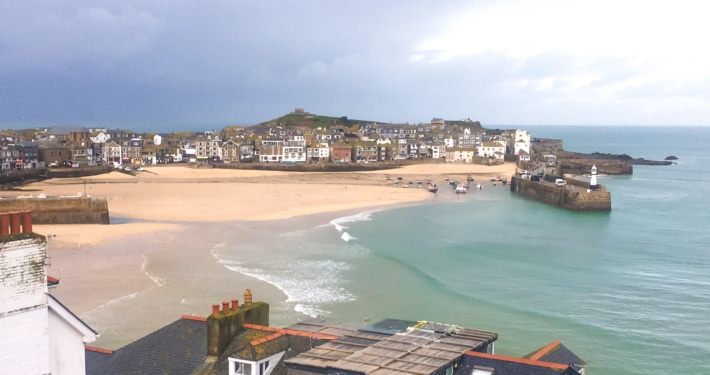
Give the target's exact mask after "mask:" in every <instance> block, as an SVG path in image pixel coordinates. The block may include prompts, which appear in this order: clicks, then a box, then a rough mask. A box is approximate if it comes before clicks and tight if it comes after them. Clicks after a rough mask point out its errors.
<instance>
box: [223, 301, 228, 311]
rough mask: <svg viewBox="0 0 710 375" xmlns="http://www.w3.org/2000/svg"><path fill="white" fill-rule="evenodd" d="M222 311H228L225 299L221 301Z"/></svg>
mask: <svg viewBox="0 0 710 375" xmlns="http://www.w3.org/2000/svg"><path fill="white" fill-rule="evenodd" d="M222 311H223V312H227V311H229V302H227V301H224V302H222Z"/></svg>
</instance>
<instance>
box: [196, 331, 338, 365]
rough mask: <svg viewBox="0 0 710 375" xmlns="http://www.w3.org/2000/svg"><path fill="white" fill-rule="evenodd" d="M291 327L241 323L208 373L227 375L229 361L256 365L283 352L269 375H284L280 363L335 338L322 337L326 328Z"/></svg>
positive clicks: (329, 336) (324, 335)
mask: <svg viewBox="0 0 710 375" xmlns="http://www.w3.org/2000/svg"><path fill="white" fill-rule="evenodd" d="M294 326H297V327H304V328H305V327H308V328H310V329H307V330H299V329H295V328H293V327H294ZM294 326H291V327H287V328H275V327H266V326H260V325H255V324H249V323H244V325H243V329H242V330H240V331H239V333H238V334H237V335H236V336H235V337H234V339H232V341H231V342H230V343H229V345H228V346H227V348H225V350H224V351H223V352H222V354H221V355H220V356H219V357H218V358H217V360H216V361H215V363H214V365H213V366H212V368H211V369H210V372H209V373H210V374H213V375H223V374H228V373H229V367H228V366H229V358H230V357H232V358H239V359H245V360H249V361H253V362H256V361H259V360H262V359H264V358H268V357H270V356H272V355H275V354H278V353H281V352H286V354H285V355H284V357H283V358H282V360H281V361H280V362H279V363H277V364H275V365H274V368H273V373H276V374H278V373H285V369H284V362H283V360H285V359H289V358H291V357H294V356H296V355H298V354H300V353H303V352H305V351H307V350H309V349H311V348H313V347H315V346H318V345H321V344H323V343H325V342H327V341H328V340H332V339H335V338H336V336H334V335H331V334H325V333H322V331H329V328H328V327H323V326H321V327H315V326H312V325H311V326H309V325H308V323H298V324H296V325H294Z"/></svg>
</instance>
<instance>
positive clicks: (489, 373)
mask: <svg viewBox="0 0 710 375" xmlns="http://www.w3.org/2000/svg"><path fill="white" fill-rule="evenodd" d="M495 372H496V370H495V369H494V368H492V367H482V366H473V371H471V375H495Z"/></svg>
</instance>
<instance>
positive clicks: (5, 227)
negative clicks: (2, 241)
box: [0, 212, 10, 237]
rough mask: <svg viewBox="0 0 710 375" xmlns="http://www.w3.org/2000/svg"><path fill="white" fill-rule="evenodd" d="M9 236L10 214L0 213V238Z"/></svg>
mask: <svg viewBox="0 0 710 375" xmlns="http://www.w3.org/2000/svg"><path fill="white" fill-rule="evenodd" d="M9 235H10V214H9V213H7V212H3V213H0V236H3V237H7V236H9Z"/></svg>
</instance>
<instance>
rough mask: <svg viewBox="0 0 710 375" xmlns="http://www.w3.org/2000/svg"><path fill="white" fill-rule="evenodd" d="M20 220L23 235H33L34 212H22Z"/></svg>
mask: <svg viewBox="0 0 710 375" xmlns="http://www.w3.org/2000/svg"><path fill="white" fill-rule="evenodd" d="M20 220H21V221H22V233H32V211H30V210H25V211H20Z"/></svg>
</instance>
